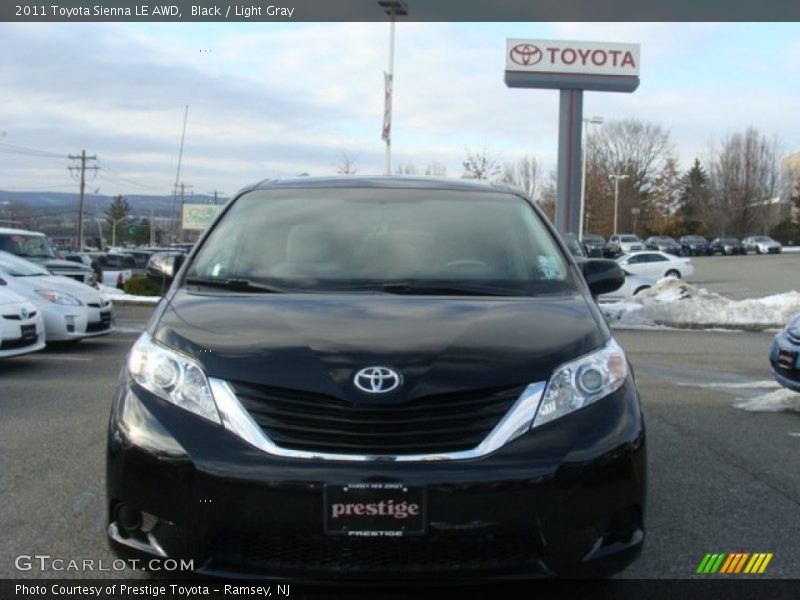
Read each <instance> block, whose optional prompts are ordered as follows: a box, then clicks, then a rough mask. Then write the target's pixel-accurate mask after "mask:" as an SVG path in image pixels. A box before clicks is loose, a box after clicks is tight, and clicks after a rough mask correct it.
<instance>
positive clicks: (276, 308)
mask: <svg viewBox="0 0 800 600" xmlns="http://www.w3.org/2000/svg"><path fill="white" fill-rule="evenodd" d="M181 259H182V257H172V260H173V261H174V262H173V263H169V264H166V263H165V264H164V265H163V269H162V271H161V273H160V275H161V276H163V277H165V278H166V279H172V284H171V287H170V289H169V292H168V293H167V294H166V296H165V298H164V299H163V300H162V302H161V303H160V304H159V306H158V308H157V309H156V311H155V313H154V315H153V317H152V319H151V321H150V323H149V325H148V327H147V329H146V332H145V333H143V334H142V335H141V337H140V338H139V339H138V341H137V342H136V343H135V345H134V346H133V348H132V350H131V352H130V355H129V356H128V359H127V363H126V365H125V367H124V368H123V370H122V373H121V375H120V381H119V386H118V389H117V392H116V395H115V398H114V402H113V408H112V414H111V419H110V425H109V436H108V454H107V486H108V487H107V491H108V535H109V538H110V541H111V545H112V547H113V548H114V550H115V551H116V552H117V553H118V554H119V555H120V556H127V557H137V558H140V559H141V558H153V557H169V558H173V559H176V560H177V559H186V560H189V559H191V560H192V561H193V565H194V568H195V569H196V570H197V571H199V572H201V573H205V574H211V575H219V576H240V577H242V576H243V577H267V578H275V579H282V580H301V581H302V580H314V581H334V580H338V581H342V580H344V581H348V582H349V581H353V582H355V581H365V580H372V581H377V582H385V581H389V580H403V581H407V580H409V579H413V578H418V579H421V580H425V579H434V578H435V579H441V578H445V579H452V580H461V581H463V580H472V579H478V578H480V579H486V578H497V579H502V578H529V577H539V576H551V575H560V576H604V575H608V574H610V573H613V572H615V571H618V570H620V569H622V568H624V567H625V566H626V565H628V564H629V563H630V562H631V561H632V560H633V559H634V558H635V557H636V556H637V554H638V553H639V551H640V550H641V547H642V544H643V540H644V532H643V531H644V530H643V509H644V501H645V471H646V468H645V466H646V465H645V463H646V461H645V435H644V425H643V418H642V411H641V407H640V402H639V394H638V392H637V389H636V386H635V384H634V380H633V376H632V372H631V368H630V365H629V363H628V360H627V359H626V356H625V353H624V352H623V350H622V348H620V346H619V345H618V344H617V342H616V341H615V340H614V338H613V336H612V335H611V332H610V331H609V328H608V326H607V324H606V322H605V320H604V319H603V316H602V314H601V313H600V311H599V310H598V307H597V306H596V304H595V302H594V300H593V297H592V296H593V294H601V293H605V292H608V291H611V290H613V289H615V288H616V287H618V286H619V285H620V284H621V283H622V281H623V274H622V272H621V270H620V268H619V267H618V266H617V265H616V264H615V263H613V262H611V261H606V260H603V259H598V260H586V261H585V262H582V263H580V264H579V263H576V262H575V261H574V260H573V259H572V258H571V257H570V255H569V252H568V251H567V249H566V247H565V246H564V244H563V242H562V241H561V239H560V238H559V236H558V234H557V233H556V232H555V230H554V229H553V228H552V227H551V226H550V224H549V223H548V222H547V220H546V218H545V217H544V216H543V214H542V213H541V212H540V211H539V209H538V208H536V206H534V204H533V203H532V202H531V200H530V199H528V198H526V197H525V196H524V195H522V193H521V192H519V191H517V190H514V189H512V188H506V187H500V186H493V185H486V184H479V183H473V182H464V181H437V180H429V179H405V178H345V177H342V178H326V179H312V178H299V179H296V180H285V181H267V182H264V183H262V184H259V185H256V186H254V187H251V188H248V189H246V190H244V191H243V192H241V193H240V194H239V195H238V196H237V197H236V198H235V199H233V200H232V201H231V202H230V203H229V204H228V205H227V206H226V207H225V210H224V212H223V213H222V214H221V215H220V216H219V217H218V219H217V220H216V221H215V223H214V224H213V225H212V226H211V227H210V228H209V230H208V231H207V233H206V234H205V235H204V237H203V238H202V239H201V240H200V241H199V242H198V244H197V246H196V248H195V250H194V251H193V252H192V253H191V254H190V255H189V256H188V257H187V258H186V259H185V260H181ZM178 262H182V263H183V264H182V265H180V264H178ZM173 276H174V279H173ZM140 564H141V563H140Z"/></svg>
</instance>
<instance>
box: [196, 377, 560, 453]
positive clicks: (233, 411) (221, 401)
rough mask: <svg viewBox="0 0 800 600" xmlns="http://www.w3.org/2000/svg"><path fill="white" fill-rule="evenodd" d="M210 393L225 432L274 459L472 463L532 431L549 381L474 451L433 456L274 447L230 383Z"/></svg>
mask: <svg viewBox="0 0 800 600" xmlns="http://www.w3.org/2000/svg"><path fill="white" fill-rule="evenodd" d="M208 383H209V385H210V386H211V393H212V394H213V396H214V401H215V402H216V404H217V409H218V410H219V413H220V417H221V419H222V424H223V426H224V427H225V429H227V430H229V431H230V432H232V433H234V434H236V435H237V436H239V437H240V438H242V439H243V440H244V441H246V442H247V443H248V444H250V445H252V446H255V447H256V448H258V449H259V450H262V451H263V452H265V453H267V454H271V455H273V456H281V457H285V458H297V459H306V460H338V461H360V462H367V461H376V462H377V461H386V462H429V461H443V460H469V459H475V458H480V457H482V456H486V455H488V454H491V453H492V452H494V451H496V450H498V449H500V448H502V447H503V446H505V445H506V444H507V443H508V442H510V441H511V440H513V439H514V438H516V437H518V436H520V435H522V434H523V433H525V432H526V431H528V430H529V429H530V426H531V423H532V422H533V418H534V416H535V415H536V411H537V410H538V409H539V403H540V402H541V399H542V396H543V394H544V390H545V387H546V385H547V382H544V381H538V382H536V383H532V384H530V385H529V386H528V387H526V388H525V390H524V391H523V392H522V394H520V396H519V398H518V399H517V400H516V402H514V404H513V405H512V407H511V409H510V410H509V411H508V413H506V415H505V416H504V417H503V418H502V419H501V420H500V422H499V423H498V424H497V425H496V426H495V427H494V429H492V431H491V432H490V433H489V434H488V435H487V436H486V438H484V440H483V441H482V442H481V443H480V444H478V446H476V447H475V448H473V449H471V450H463V451H459V452H440V453H433V454H398V455H385V454H375V455H369V454H334V453H327V452H312V451H305V450H292V449H289V448H282V447H280V446H278V445H277V444H275V443H274V442H273V441H272V440H271V439H269V437H267V435H266V434H265V433H264V430H263V429H262V428H261V427H260V426H259V425H258V423H256V422H255V421H254V420H253V417H251V416H250V413H248V412H247V409H245V408H244V406H242V403H241V402H239V399H238V398H237V397H236V394H235V392H234V391H233V388H231V386H230V385H229V384H228V382H226V381H224V380H222V379H216V378H214V377H209V378H208Z"/></svg>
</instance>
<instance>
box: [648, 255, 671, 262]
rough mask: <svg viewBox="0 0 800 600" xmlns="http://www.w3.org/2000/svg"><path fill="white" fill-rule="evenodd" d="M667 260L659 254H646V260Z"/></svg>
mask: <svg viewBox="0 0 800 600" xmlns="http://www.w3.org/2000/svg"><path fill="white" fill-rule="evenodd" d="M667 260H669V259H668V258H665V257H663V256H661V255H660V254H649V255H648V256H647V262H665V261H667Z"/></svg>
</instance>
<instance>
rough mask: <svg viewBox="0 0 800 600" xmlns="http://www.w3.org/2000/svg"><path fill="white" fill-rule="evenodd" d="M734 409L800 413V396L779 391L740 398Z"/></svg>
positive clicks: (790, 392) (734, 404) (789, 391)
mask: <svg viewBox="0 0 800 600" xmlns="http://www.w3.org/2000/svg"><path fill="white" fill-rule="evenodd" d="M733 406H734V408H741V409H742V410H747V411H751V412H780V411H785V410H789V411H795V412H800V394H798V393H797V392H793V391H791V390H786V389H783V388H781V389H779V390H775V391H774V392H770V393H769V394H763V395H762V396H756V397H754V398H742V399H740V400H737V401H736V402H734V403H733Z"/></svg>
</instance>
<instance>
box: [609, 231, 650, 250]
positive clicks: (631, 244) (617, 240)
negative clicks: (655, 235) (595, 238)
mask: <svg viewBox="0 0 800 600" xmlns="http://www.w3.org/2000/svg"><path fill="white" fill-rule="evenodd" d="M608 245H609V246H611V247H613V248H615V249H617V250H618V251H619V252H621V253H622V254H628V253H629V252H638V251H639V250H645V249H646V248H645V245H644V242H643V241H642V240H640V239H639V236H637V235H634V234H632V233H623V234H619V235H616V234H615V235H612V236H611V237H610V238H608Z"/></svg>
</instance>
